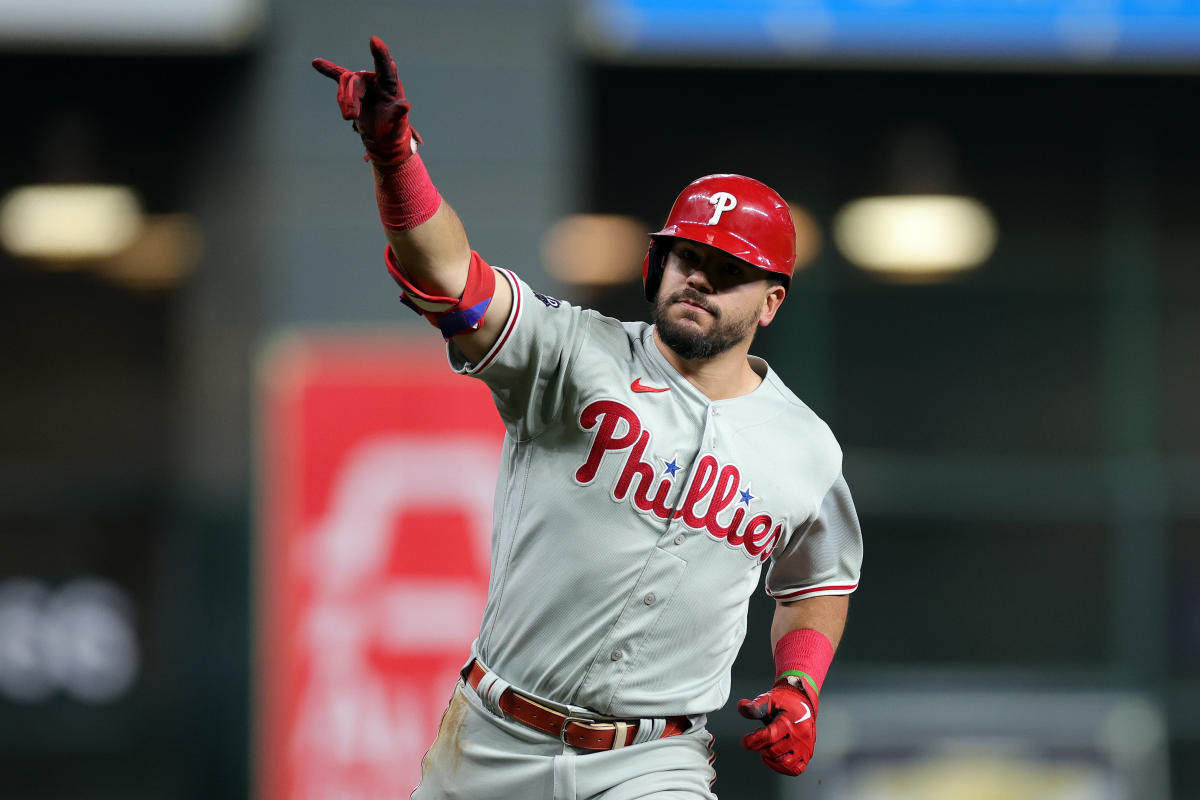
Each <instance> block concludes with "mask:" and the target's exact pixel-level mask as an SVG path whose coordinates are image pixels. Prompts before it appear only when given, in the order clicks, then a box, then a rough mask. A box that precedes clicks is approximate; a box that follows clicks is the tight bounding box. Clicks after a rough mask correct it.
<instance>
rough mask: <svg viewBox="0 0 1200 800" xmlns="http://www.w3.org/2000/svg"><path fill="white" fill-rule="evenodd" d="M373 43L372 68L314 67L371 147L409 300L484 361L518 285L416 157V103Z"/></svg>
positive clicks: (320, 62) (379, 44) (391, 252)
mask: <svg viewBox="0 0 1200 800" xmlns="http://www.w3.org/2000/svg"><path fill="white" fill-rule="evenodd" d="M370 47H371V55H372V57H373V59H374V62H375V70H374V71H373V72H372V71H365V70H363V71H358V72H352V71H350V70H347V69H345V68H344V67H340V66H338V65H337V64H334V63H333V62H330V61H326V60H325V59H323V58H318V59H314V60H313V67H314V68H315V69H316V70H317V71H318V72H320V73H321V74H322V75H325V76H328V77H330V78H332V79H334V80H336V81H337V82H338V90H337V103H338V107H339V109H340V110H341V113H342V118H343V119H348V120H352V121H353V127H354V130H355V131H357V132H358V134H359V135H360V136H361V137H362V142H363V145H364V146H365V147H366V150H367V159H368V160H369V161H370V162H371V169H372V171H373V174H374V179H375V199H376V201H377V203H378V205H379V217H380V220H381V221H382V223H383V227H384V232H385V233H386V235H387V240H388V253H387V267H388V272H389V273H391V275H392V278H393V279H394V280H395V281H396V282H397V284H399V285H400V287H401V290H402V292H403V295H404V302H405V304H406V305H408V306H410V307H411V308H413V309H414V310H416V311H418V313H421V314H423V315H424V316H425V317H426V318H427V319H429V321H430V322H431V323H433V324H434V326H435V327H438V328H439V329H440V330H441V331H442V334H443V336H444V337H445V338H447V339H449V338H451V337H453V338H454V341H455V343H456V344H457V345H458V346H459V348H461V349H462V351H463V352H464V353H465V354H466V356H467V357H468V358H470V359H472V360H479V359H480V358H482V357H483V356H484V355H485V354H486V353H487V351H488V350H489V349H490V348H491V346H492V344H493V343H494V342H495V341H496V338H497V337H498V336H499V333H500V330H501V328H502V327H503V325H504V322H505V320H506V319H507V318H508V314H509V311H510V310H511V308H512V290H511V289H510V287H509V285H508V282H507V281H505V280H503V279H501V280H497V279H496V278H497V276H496V274H495V273H494V271H493V270H492V268H491V267H490V266H488V265H487V264H486V263H485V262H484V261H483V259H481V258H480V257H479V256H478V254H475V253H473V252H472V250H471V246H470V244H469V242H468V241H467V234H466V231H465V230H464V229H463V226H462V223H461V222H460V221H459V219H458V215H457V214H455V213H454V209H453V208H451V207H450V205H449V204H448V203H446V202H445V201H444V200H443V199H442V197H441V195H440V194H439V193H438V191H437V189H436V188H435V187H434V185H433V182H432V181H431V180H430V178H429V173H428V171H427V170H426V169H425V164H424V163H423V161H422V160H421V157H420V156H419V155H417V145H418V144H420V143H421V138H420V136H419V135H418V134H417V132H416V131H415V130H413V128H412V125H411V124H410V122H409V118H408V117H409V109H410V108H411V103H409V101H408V100H406V99H405V97H404V87H403V86H402V85H401V83H400V79H399V77H398V75H397V72H396V62H395V61H393V60H392V57H391V54H390V53H389V52H388V48H387V45H385V44H384V43H383V40H382V39H380V38H379V37H378V36H372V37H371V43H370Z"/></svg>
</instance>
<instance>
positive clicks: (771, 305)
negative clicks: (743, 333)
mask: <svg viewBox="0 0 1200 800" xmlns="http://www.w3.org/2000/svg"><path fill="white" fill-rule="evenodd" d="M785 297H787V289H785V288H783V286H782V285H781V284H778V283H773V284H771V288H770V289H768V290H767V296H766V297H764V298H763V305H762V313H760V314H759V315H758V324H759V326H761V327H764V328H765V327H766V326H768V325H770V324H771V320H773V319H775V315H776V314H777V313H779V307H780V306H781V305H783V298H785Z"/></svg>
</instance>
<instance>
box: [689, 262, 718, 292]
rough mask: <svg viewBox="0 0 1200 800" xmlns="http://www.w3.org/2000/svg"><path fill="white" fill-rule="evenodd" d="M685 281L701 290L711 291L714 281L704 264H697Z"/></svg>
mask: <svg viewBox="0 0 1200 800" xmlns="http://www.w3.org/2000/svg"><path fill="white" fill-rule="evenodd" d="M684 282H685V283H686V284H687V285H688V286H690V287H692V288H693V289H696V290H697V291H701V292H705V293H708V292H711V291H712V290H713V285H712V281H710V280H709V279H708V271H707V270H705V268H704V265H703V264H698V265H696V266H695V267H694V268H693V269H692V270H691V271H690V272H688V275H687V278H686V279H685V280H684Z"/></svg>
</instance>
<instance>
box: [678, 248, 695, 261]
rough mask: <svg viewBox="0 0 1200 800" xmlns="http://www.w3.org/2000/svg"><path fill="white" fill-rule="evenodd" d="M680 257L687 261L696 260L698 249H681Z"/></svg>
mask: <svg viewBox="0 0 1200 800" xmlns="http://www.w3.org/2000/svg"><path fill="white" fill-rule="evenodd" d="M679 257H680V258H682V259H683V260H685V261H695V260H696V251H694V250H680V251H679Z"/></svg>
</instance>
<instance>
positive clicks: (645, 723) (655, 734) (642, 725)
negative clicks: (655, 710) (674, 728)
mask: <svg viewBox="0 0 1200 800" xmlns="http://www.w3.org/2000/svg"><path fill="white" fill-rule="evenodd" d="M666 729H667V721H666V720H665V719H663V718H662V717H651V718H649V719H639V720H638V729H637V733H636V734H634V736H633V741H632V742H630V744H641V743H642V742H648V741H650V740H651V739H658V738H661V737H662V735H663V731H665V730H666Z"/></svg>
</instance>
